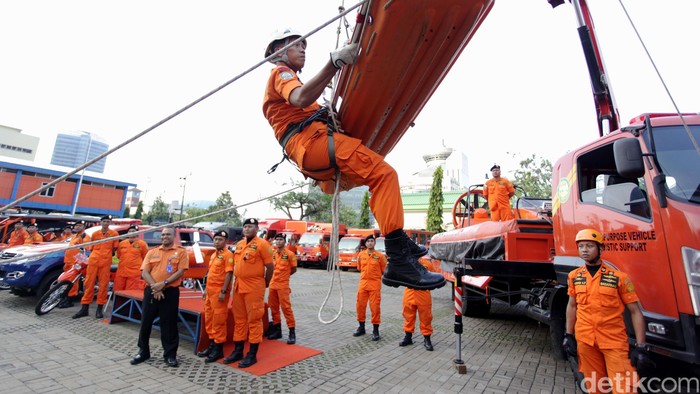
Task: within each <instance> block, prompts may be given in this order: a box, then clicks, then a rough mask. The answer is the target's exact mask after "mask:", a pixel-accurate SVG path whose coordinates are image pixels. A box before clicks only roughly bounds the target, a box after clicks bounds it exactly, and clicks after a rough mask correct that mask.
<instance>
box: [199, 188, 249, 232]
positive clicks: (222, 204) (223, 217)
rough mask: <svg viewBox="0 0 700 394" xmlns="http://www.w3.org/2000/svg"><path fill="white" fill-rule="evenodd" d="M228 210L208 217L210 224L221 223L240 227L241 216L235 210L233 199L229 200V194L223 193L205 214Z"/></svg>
mask: <svg viewBox="0 0 700 394" xmlns="http://www.w3.org/2000/svg"><path fill="white" fill-rule="evenodd" d="M228 208H233V209H229V210H228V211H225V212H221V213H217V214H214V215H211V216H210V217H209V221H210V222H223V223H226V224H227V225H229V226H240V225H241V224H242V223H243V221H242V220H241V215H240V213H238V209H237V208H235V204H234V203H233V199H231V193H229V192H227V191H226V192H223V193H221V195H220V196H219V197H218V198H217V199H216V203H215V204H214V205H212V206H210V207H209V208H208V209H207V212H216V211H220V210H222V209H228Z"/></svg>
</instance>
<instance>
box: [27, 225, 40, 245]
mask: <svg viewBox="0 0 700 394" xmlns="http://www.w3.org/2000/svg"><path fill="white" fill-rule="evenodd" d="M27 234H28V235H27V239H25V240H24V243H25V244H38V243H39V242H44V237H42V236H41V234H39V232H38V231H37V227H36V223H29V225H28V226H27Z"/></svg>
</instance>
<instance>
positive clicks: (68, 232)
mask: <svg viewBox="0 0 700 394" xmlns="http://www.w3.org/2000/svg"><path fill="white" fill-rule="evenodd" d="M72 238H73V229H72V228H71V226H66V227H64V228H63V232H62V233H61V235H59V236H58V237H56V238H54V240H53V242H70V241H71V239H72Z"/></svg>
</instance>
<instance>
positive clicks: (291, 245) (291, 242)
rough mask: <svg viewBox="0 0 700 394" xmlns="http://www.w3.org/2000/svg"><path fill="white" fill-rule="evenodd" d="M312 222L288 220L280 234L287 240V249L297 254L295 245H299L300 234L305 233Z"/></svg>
mask: <svg viewBox="0 0 700 394" xmlns="http://www.w3.org/2000/svg"><path fill="white" fill-rule="evenodd" d="M312 224H313V222H307V221H305V220H288V221H287V223H285V225H284V231H283V232H282V233H283V234H284V235H285V236H286V238H287V249H289V250H291V251H292V252H294V254H296V253H297V245H298V244H299V239H300V238H301V236H302V234H304V233H305V232H306V229H307V228H308V227H309V225H312Z"/></svg>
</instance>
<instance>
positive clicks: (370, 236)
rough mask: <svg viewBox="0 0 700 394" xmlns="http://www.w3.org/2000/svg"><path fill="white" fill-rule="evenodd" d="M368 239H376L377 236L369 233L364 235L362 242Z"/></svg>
mask: <svg viewBox="0 0 700 394" xmlns="http://www.w3.org/2000/svg"><path fill="white" fill-rule="evenodd" d="M368 239H374V240H376V239H377V237H375V236H374V234H370V235H368V236H366V237H365V239H364V241H363V243H364V242H367V240H368Z"/></svg>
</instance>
